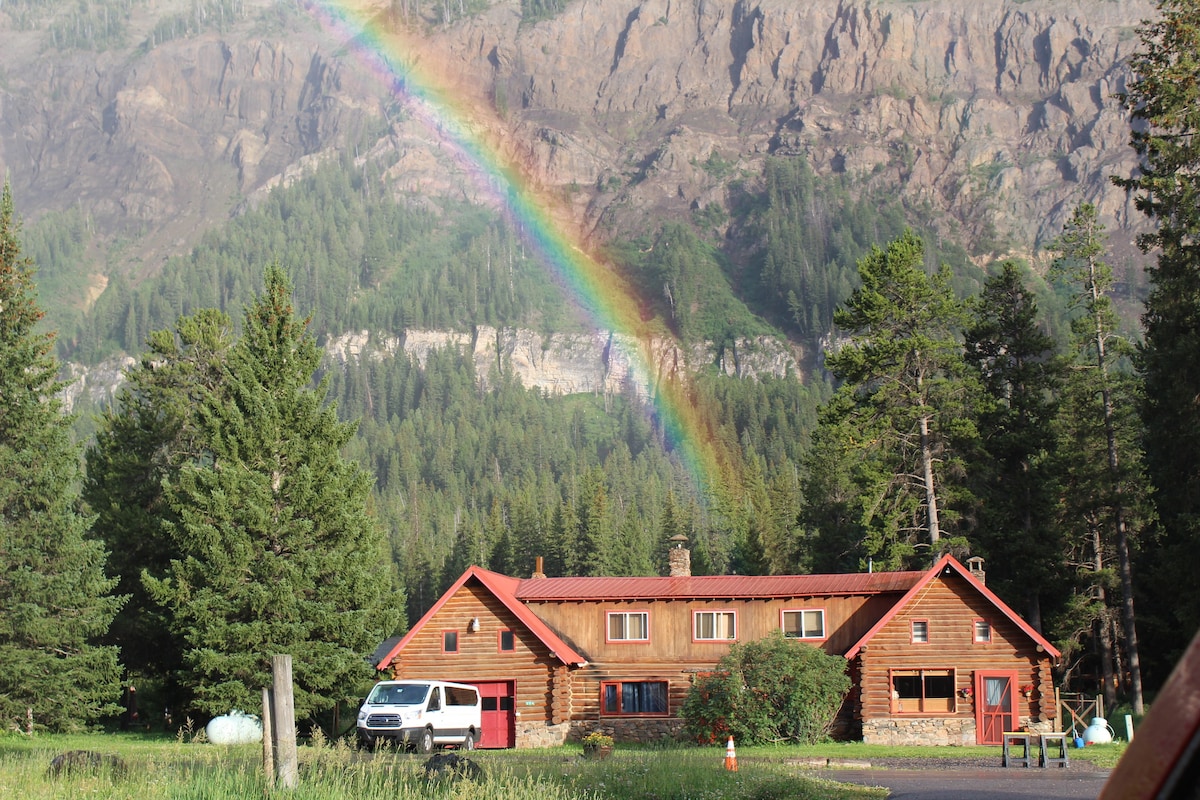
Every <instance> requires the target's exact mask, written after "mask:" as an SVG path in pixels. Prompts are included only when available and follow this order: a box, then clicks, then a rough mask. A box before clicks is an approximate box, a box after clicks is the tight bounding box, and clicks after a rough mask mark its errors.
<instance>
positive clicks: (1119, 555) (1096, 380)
mask: <svg viewBox="0 0 1200 800" xmlns="http://www.w3.org/2000/svg"><path fill="white" fill-rule="evenodd" d="M1051 249H1052V250H1054V251H1056V252H1057V253H1058V254H1059V256H1058V258H1057V259H1055V261H1054V264H1053V265H1052V268H1051V269H1052V272H1053V273H1056V274H1059V275H1062V276H1064V277H1065V278H1066V279H1067V281H1068V282H1069V284H1070V286H1071V288H1072V290H1073V292H1074V301H1075V305H1076V306H1077V307H1078V308H1079V309H1080V310H1081V313H1080V314H1079V315H1078V316H1077V317H1075V319H1074V320H1073V321H1072V324H1071V330H1072V334H1073V335H1072V345H1073V349H1074V356H1075V366H1076V368H1077V369H1080V370H1082V372H1083V375H1084V376H1086V377H1084V379H1083V380H1081V381H1076V382H1074V383H1073V385H1074V386H1075V387H1079V388H1080V390H1081V391H1083V392H1086V393H1090V394H1092V395H1093V396H1095V397H1097V398H1099V408H1098V409H1097V413H1098V415H1099V417H1100V419H1099V422H1100V424H1101V427H1100V430H1102V431H1103V436H1104V455H1105V463H1106V464H1107V468H1108V469H1107V478H1108V480H1107V482H1106V485H1104V486H1103V488H1101V489H1099V490H1097V491H1095V492H1093V493H1092V496H1093V497H1095V498H1096V501H1095V502H1096V504H1097V505H1099V506H1102V507H1104V508H1107V509H1108V513H1109V514H1110V516H1111V523H1110V526H1106V527H1108V529H1109V530H1111V535H1110V536H1107V537H1102V538H1104V539H1105V540H1107V541H1110V542H1111V543H1112V550H1113V551H1114V552H1115V554H1116V561H1117V569H1118V575H1119V578H1120V587H1121V604H1120V608H1121V618H1122V627H1123V628H1124V635H1125V649H1126V653H1127V655H1128V666H1127V672H1128V674H1129V676H1130V694H1131V698H1130V699H1131V700H1132V704H1133V710H1134V713H1135V714H1141V713H1143V694H1142V673H1141V658H1140V654H1139V648H1138V638H1137V627H1136V624H1135V622H1136V615H1135V613H1134V592H1133V566H1132V564H1133V554H1132V545H1131V542H1130V540H1131V538H1133V537H1134V535H1135V534H1136V530H1137V528H1136V526H1135V525H1134V520H1135V519H1136V518H1137V515H1135V514H1134V513H1132V510H1131V509H1132V507H1133V506H1134V505H1135V503H1136V498H1137V497H1139V496H1144V495H1145V494H1146V493H1147V492H1146V488H1147V487H1145V486H1144V485H1143V482H1142V481H1141V480H1140V476H1141V463H1142V457H1141V452H1140V448H1138V447H1137V446H1136V445H1134V444H1132V443H1131V442H1130V438H1131V437H1129V436H1122V431H1121V416H1122V415H1121V414H1120V413H1119V411H1120V409H1119V408H1118V406H1119V404H1120V402H1119V399H1120V394H1119V392H1118V391H1117V390H1118V388H1119V386H1120V385H1121V383H1122V381H1120V380H1119V376H1118V374H1117V372H1118V371H1117V370H1116V368H1115V365H1116V363H1117V361H1118V359H1120V358H1121V357H1122V356H1123V355H1124V356H1128V355H1129V354H1130V353H1131V350H1132V348H1131V346H1130V344H1129V342H1128V340H1126V339H1125V338H1124V337H1122V336H1121V335H1120V334H1119V332H1118V331H1117V329H1116V326H1117V317H1116V312H1115V311H1114V310H1113V308H1112V300H1111V299H1110V298H1109V296H1108V293H1109V291H1110V290H1111V288H1112V282H1113V277H1112V268H1111V267H1109V266H1108V264H1107V263H1105V261H1104V258H1103V257H1104V252H1105V234H1104V226H1103V225H1102V224H1100V222H1099V215H1098V212H1097V210H1096V207H1095V206H1094V205H1092V204H1091V203H1081V204H1080V205H1079V206H1078V207H1077V208H1076V209H1075V212H1074V213H1073V214H1072V215H1071V218H1070V219H1069V220H1068V221H1067V224H1066V226H1065V227H1064V228H1063V233H1062V235H1061V236H1060V237H1059V238H1058V239H1057V240H1056V241H1055V242H1054V243H1053V244H1052V245H1051ZM1131 487H1137V488H1135V489H1133V490H1132V491H1131ZM1104 549H1105V548H1102V547H1100V546H1097V547H1095V548H1094V557H1095V559H1096V563H1097V570H1099V569H1101V568H1102V560H1103V558H1102V554H1103V550H1104Z"/></svg>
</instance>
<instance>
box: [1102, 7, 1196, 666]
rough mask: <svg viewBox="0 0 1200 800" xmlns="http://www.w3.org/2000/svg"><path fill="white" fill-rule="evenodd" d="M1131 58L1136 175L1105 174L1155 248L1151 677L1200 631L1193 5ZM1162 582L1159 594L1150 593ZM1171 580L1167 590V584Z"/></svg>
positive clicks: (1149, 397) (1149, 375)
mask: <svg viewBox="0 0 1200 800" xmlns="http://www.w3.org/2000/svg"><path fill="white" fill-rule="evenodd" d="M1158 11H1159V14H1158V15H1157V17H1156V19H1155V20H1154V21H1152V22H1150V23H1147V24H1146V25H1144V26H1143V27H1142V28H1141V30H1140V36H1141V46H1140V48H1139V50H1138V52H1137V53H1136V54H1135V55H1134V57H1133V58H1132V59H1130V68H1131V70H1132V71H1133V75H1134V77H1133V80H1132V81H1131V82H1130V84H1129V86H1128V89H1127V91H1126V92H1125V93H1124V94H1123V95H1122V97H1121V99H1122V101H1123V102H1124V104H1125V107H1126V108H1127V109H1128V110H1129V112H1130V116H1131V117H1132V118H1133V122H1134V126H1133V130H1132V132H1131V133H1130V143H1131V144H1132V145H1133V148H1134V150H1135V151H1137V154H1138V156H1139V162H1140V163H1139V164H1138V170H1137V172H1136V173H1134V175H1133V176H1131V177H1129V178H1115V179H1114V180H1115V181H1116V183H1117V184H1118V185H1120V186H1123V187H1125V188H1126V189H1127V190H1129V191H1130V192H1131V193H1133V195H1134V198H1135V203H1136V205H1137V207H1138V208H1139V209H1140V210H1141V211H1143V212H1144V213H1145V214H1147V215H1148V216H1149V217H1150V218H1151V219H1152V220H1153V221H1154V223H1155V229H1154V231H1153V232H1152V233H1149V234H1146V235H1144V236H1143V237H1142V238H1141V240H1140V244H1141V246H1142V249H1143V250H1145V251H1147V252H1153V251H1156V252H1157V254H1158V257H1157V261H1156V263H1155V264H1154V265H1153V266H1152V267H1150V268H1149V269H1148V270H1147V272H1148V275H1149V278H1150V284H1151V288H1150V294H1149V296H1148V297H1147V299H1146V310H1145V313H1144V315H1143V317H1142V323H1143V328H1144V333H1145V340H1144V345H1143V348H1142V350H1141V353H1140V358H1139V368H1140V371H1141V373H1142V376H1143V379H1144V381H1145V402H1144V406H1143V409H1142V419H1143V421H1144V425H1145V448H1146V465H1147V469H1148V471H1149V475H1150V479H1151V482H1152V483H1153V484H1154V486H1155V489H1156V492H1157V505H1158V513H1159V516H1160V521H1161V526H1162V529H1163V532H1164V534H1165V535H1164V537H1163V542H1162V546H1161V547H1160V548H1159V554H1158V556H1157V557H1156V560H1155V563H1154V564H1153V565H1152V569H1153V570H1154V578H1153V580H1152V581H1150V582H1149V583H1150V586H1151V588H1152V589H1154V590H1158V596H1157V597H1155V599H1156V600H1157V602H1156V607H1157V609H1156V610H1157V612H1158V614H1160V615H1161V620H1160V623H1159V624H1158V625H1157V626H1156V627H1157V629H1158V631H1159V633H1160V635H1159V636H1158V638H1157V641H1156V642H1155V646H1154V647H1152V648H1149V650H1150V651H1151V652H1155V651H1157V652H1159V653H1161V654H1162V656H1163V658H1162V661H1161V662H1160V664H1159V665H1158V667H1159V669H1160V673H1161V674H1160V679H1165V676H1166V671H1167V670H1168V669H1170V667H1171V665H1172V664H1173V663H1174V660H1175V659H1176V658H1177V657H1178V656H1179V654H1180V653H1182V651H1183V649H1184V648H1185V647H1187V644H1188V642H1189V641H1190V639H1191V637H1192V636H1193V634H1194V633H1195V632H1196V631H1197V629H1200V582H1197V581H1196V580H1195V577H1194V574H1193V572H1194V570H1193V569H1192V565H1193V564H1195V562H1196V553H1197V552H1200V403H1197V402H1196V398H1197V397H1200V55H1198V54H1200V4H1197V3H1196V2H1195V0H1159V3H1158ZM1159 587H1162V589H1159ZM1167 587H1169V588H1167Z"/></svg>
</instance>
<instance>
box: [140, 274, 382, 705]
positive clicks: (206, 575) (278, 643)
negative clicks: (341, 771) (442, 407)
mask: <svg viewBox="0 0 1200 800" xmlns="http://www.w3.org/2000/svg"><path fill="white" fill-rule="evenodd" d="M319 361H320V351H319V350H318V348H317V346H316V343H315V342H314V341H313V338H312V336H311V335H310V334H309V333H308V332H307V321H304V320H299V319H297V318H296V317H295V314H294V312H293V308H292V298H291V288H290V286H289V284H288V281H287V279H286V277H285V276H284V274H283V271H282V270H281V269H280V268H279V267H278V266H271V267H269V268H268V269H267V270H266V288H265V291H264V293H263V295H261V296H260V297H258V298H257V299H256V300H255V302H254V303H253V304H252V305H251V306H250V307H249V308H248V309H247V311H246V313H245V319H244V323H243V329H242V335H241V338H240V339H239V340H238V342H237V344H236V345H235V346H234V347H233V349H232V351H231V352H230V355H229V358H228V361H227V362H226V365H225V367H224V379H223V385H222V387H221V389H220V390H219V391H216V392H209V393H206V394H205V396H204V399H203V400H202V401H201V403H200V405H199V407H198V409H197V410H198V413H199V429H200V433H201V438H202V440H203V442H204V445H205V447H206V451H205V452H203V453H201V454H200V457H198V458H197V459H195V460H194V461H192V462H191V463H188V464H187V465H185V466H184V467H183V468H182V469H181V470H180V471H179V473H178V475H177V476H175V477H173V478H172V477H168V478H167V479H166V480H165V481H164V488H165V492H166V499H167V502H168V504H169V505H170V508H171V511H172V514H173V516H174V517H175V519H170V520H168V522H167V525H166V527H167V529H168V530H169V532H170V534H171V537H172V541H173V544H174V547H175V549H176V551H177V553H178V555H177V557H176V558H175V559H173V560H172V562H171V566H170V569H169V570H168V573H167V576H166V577H164V578H162V579H155V578H153V577H152V576H147V580H146V584H147V588H148V589H149V590H150V592H151V595H152V596H153V597H154V598H155V599H156V600H157V601H158V602H160V603H161V604H163V605H164V606H166V607H167V608H169V609H170V610H171V611H172V613H173V614H174V622H173V629H174V631H175V633H176V635H177V636H179V637H180V638H181V640H182V642H183V643H184V654H183V657H184V663H185V665H186V666H187V667H188V668H189V669H188V670H187V671H185V672H184V677H185V679H186V681H187V684H188V688H190V689H191V691H192V693H193V703H194V705H195V707H196V708H198V709H199V710H201V711H204V712H208V713H220V712H226V711H228V710H229V709H230V708H248V707H253V706H254V704H255V703H256V702H257V698H258V696H259V691H260V689H261V687H263V686H266V685H267V682H268V681H269V674H270V658H271V656H272V655H273V654H276V653H290V654H291V655H293V656H294V657H295V661H294V665H295V672H294V675H295V683H296V713H297V715H298V716H300V717H304V716H305V715H308V714H310V713H312V712H314V711H316V710H318V709H322V708H325V707H328V706H330V705H332V704H333V703H335V702H337V701H339V700H344V699H349V698H352V697H354V696H355V695H356V686H357V684H358V683H359V682H360V681H361V680H363V679H364V678H367V677H369V675H370V669H369V667H368V665H367V662H366V657H367V656H368V655H370V653H371V652H372V650H373V649H374V648H375V647H376V645H378V643H379V642H380V641H381V640H383V639H384V638H385V637H387V636H390V635H392V634H394V633H395V632H396V631H397V630H399V629H400V627H401V619H402V615H403V609H404V600H403V597H402V596H401V595H400V593H399V592H398V590H396V589H395V588H394V583H393V571H392V569H391V566H390V557H389V555H388V552H387V550H386V548H385V547H384V537H383V534H382V532H381V530H380V528H379V526H378V525H377V523H376V522H375V520H374V519H372V518H371V517H370V516H369V515H368V513H367V499H368V494H369V492H370V477H369V475H368V474H367V473H366V472H365V471H364V470H363V469H362V468H361V467H359V466H358V465H357V464H355V463H352V462H349V461H347V460H346V459H345V458H343V457H342V456H341V454H340V452H339V451H340V449H341V447H342V446H343V445H345V444H346V442H347V441H348V440H349V439H350V437H351V435H352V434H353V432H354V425H353V424H350V423H343V422H339V421H338V419H337V417H336V414H335V411H334V408H333V407H332V406H330V405H327V404H325V402H324V399H325V385H324V383H321V384H320V385H318V386H317V387H316V388H315V389H314V388H313V386H312V378H313V374H314V372H315V371H316V369H317V366H318V363H319Z"/></svg>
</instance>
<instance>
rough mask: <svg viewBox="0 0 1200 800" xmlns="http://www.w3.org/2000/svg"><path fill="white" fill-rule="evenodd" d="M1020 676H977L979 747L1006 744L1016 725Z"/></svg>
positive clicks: (976, 714)
mask: <svg viewBox="0 0 1200 800" xmlns="http://www.w3.org/2000/svg"><path fill="white" fill-rule="evenodd" d="M1016 685H1017V673H1016V672H984V671H979V672H976V673H975V737H976V741H977V742H978V743H979V744H1003V743H1004V732H1005V731H1011V730H1015V729H1016V725H1017V713H1016V709H1017V700H1016V698H1017V693H1016Z"/></svg>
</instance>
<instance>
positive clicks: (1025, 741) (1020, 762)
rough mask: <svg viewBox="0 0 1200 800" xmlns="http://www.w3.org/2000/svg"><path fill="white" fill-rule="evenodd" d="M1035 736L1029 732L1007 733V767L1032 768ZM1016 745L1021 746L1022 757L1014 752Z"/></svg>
mask: <svg viewBox="0 0 1200 800" xmlns="http://www.w3.org/2000/svg"><path fill="white" fill-rule="evenodd" d="M1033 736H1034V734H1032V733H1028V732H1027V731H1005V732H1004V736H1003V742H1004V766H1006V767H1031V766H1033V763H1032V762H1033V761H1034V757H1033V753H1032V752H1031V751H1032V749H1033V748H1032V739H1033ZM1014 745H1020V746H1021V755H1016V754H1015V753H1014V752H1013V748H1014Z"/></svg>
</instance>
